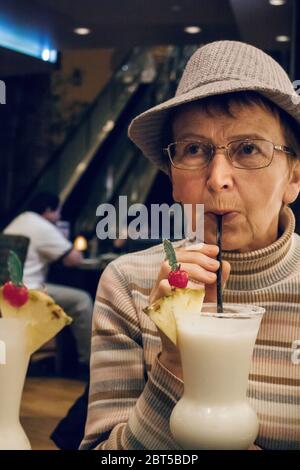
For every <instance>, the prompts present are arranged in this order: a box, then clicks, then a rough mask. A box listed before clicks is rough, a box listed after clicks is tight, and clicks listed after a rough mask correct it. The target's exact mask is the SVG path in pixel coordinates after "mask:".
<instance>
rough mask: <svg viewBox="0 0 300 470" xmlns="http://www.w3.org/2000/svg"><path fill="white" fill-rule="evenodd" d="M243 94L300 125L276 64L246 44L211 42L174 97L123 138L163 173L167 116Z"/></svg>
mask: <svg viewBox="0 0 300 470" xmlns="http://www.w3.org/2000/svg"><path fill="white" fill-rule="evenodd" d="M243 90H253V91H257V92H258V93H260V94H261V95H263V96H265V97H266V98H268V99H269V100H271V101H272V102H273V103H275V104H276V105H277V106H279V107H280V108H282V109H283V110H284V111H286V112H287V113H288V114H289V115H291V116H292V117H293V118H294V119H295V120H296V121H297V122H298V123H300V96H298V94H297V93H296V91H295V90H294V87H293V84H292V83H291V81H290V79H289V77H288V75H287V74H286V72H285V71H284V69H283V68H282V67H281V66H280V65H279V64H278V62H276V61H275V60H274V59H272V57H270V56H269V55H268V54H266V53H265V52H263V51H262V50H260V49H257V48H256V47H254V46H251V45H250V44H246V43H242V42H238V41H215V42H212V43H209V44H206V45H205V46H202V47H200V48H199V49H198V50H197V51H196V52H195V53H194V54H193V55H192V57H191V58H190V59H189V61H188V63H187V65H186V67H185V69H184V71H183V75H182V78H181V80H180V82H179V85H178V88H177V91H176V94H175V97H174V98H171V99H169V100H167V101H165V102H164V103H161V104H159V105H157V106H155V107H153V108H151V109H149V110H147V111H145V112H144V113H142V114H140V115H139V116H137V117H136V118H135V119H133V121H132V122H131V124H130V126H129V131H128V135H129V137H130V138H131V140H132V141H133V142H134V143H135V144H136V145H137V146H138V147H139V148H140V149H141V151H142V152H143V154H144V155H145V156H146V157H147V158H149V159H150V160H151V161H152V162H153V163H155V164H156V165H158V166H160V167H162V168H164V165H163V163H162V159H163V158H164V156H163V153H162V129H163V126H164V122H165V119H166V117H167V116H168V114H169V113H170V110H172V109H174V108H175V107H176V106H179V105H181V104H184V103H189V102H191V101H195V100H199V99H202V98H205V97H207V96H211V95H218V94H222V93H230V92H231V93H232V92H235V91H243Z"/></svg>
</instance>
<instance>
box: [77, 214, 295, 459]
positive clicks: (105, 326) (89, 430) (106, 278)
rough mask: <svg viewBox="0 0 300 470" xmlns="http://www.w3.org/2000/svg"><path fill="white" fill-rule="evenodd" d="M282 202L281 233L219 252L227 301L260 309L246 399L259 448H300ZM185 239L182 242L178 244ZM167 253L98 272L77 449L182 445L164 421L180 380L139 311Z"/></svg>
mask: <svg viewBox="0 0 300 470" xmlns="http://www.w3.org/2000/svg"><path fill="white" fill-rule="evenodd" d="M294 228H295V219H294V216H293V213H292V211H291V210H290V209H289V208H286V209H285V210H284V211H283V212H282V214H281V217H280V233H281V235H280V237H279V238H278V239H277V240H276V241H275V242H274V243H273V244H271V245H270V246H268V247H266V248H263V249H260V250H257V251H252V252H248V253H233V252H224V253H223V259H226V260H228V261H229V262H230V264H231V274H230V277H229V280H228V282H227V285H226V288H225V290H224V301H225V302H234V303H247V304H254V305H259V306H262V307H264V308H265V309H266V313H265V315H264V317H263V320H262V324H261V327H260V330H259V334H258V337H257V341H256V344H255V349H254V354H253V358H252V364H251V370H250V375H249V382H248V398H249V400H250V402H251V404H252V406H253V407H254V409H255V410H256V412H257V415H258V419H259V434H258V437H257V440H256V444H257V445H259V446H260V447H262V448H263V449H300V406H299V405H300V237H299V236H298V235H297V234H295V233H294ZM182 243H185V244H187V243H189V242H187V241H184V242H179V243H178V245H177V246H180V244H182ZM163 259H164V252H163V247H162V245H158V246H156V247H153V248H150V249H148V250H145V251H141V252H137V253H133V254H128V255H125V256H122V257H120V258H118V259H117V260H115V261H114V262H112V263H111V264H110V265H108V267H107V268H106V270H105V271H104V273H103V274H102V276H101V279H100V283H99V288H98V292H97V297H96V301H95V309H94V319H93V333H92V356H91V384H90V397H89V408H88V418H87V423H86V430H85V437H84V440H83V442H82V444H81V449H105V450H113V449H120V450H121V449H134V450H135V449H136V450H138V449H160V450H162V449H179V447H178V445H177V444H176V442H175V441H174V439H173V437H172V435H171V433H170V430H169V418H170V414H171V412H172V409H173V407H174V406H175V404H176V402H177V401H178V400H179V398H180V397H181V395H182V393H183V386H184V385H183V382H182V381H181V380H180V379H178V378H177V377H175V376H174V375H173V374H171V373H170V372H169V371H168V370H167V369H165V368H164V367H163V365H162V364H161V363H160V362H159V359H158V355H159V353H160V351H161V340H160V337H159V335H158V332H157V329H156V326H155V324H154V323H153V322H152V321H151V320H150V318H149V317H148V316H147V315H146V314H145V313H143V308H144V307H146V306H147V305H148V302H149V294H150V291H151V289H152V287H153V285H154V282H155V280H156V278H157V275H158V272H159V269H160V265H161V262H162V261H163Z"/></svg>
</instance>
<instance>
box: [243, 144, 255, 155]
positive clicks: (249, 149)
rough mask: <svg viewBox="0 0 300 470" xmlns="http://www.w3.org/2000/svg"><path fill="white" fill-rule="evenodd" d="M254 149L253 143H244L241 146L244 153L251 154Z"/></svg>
mask: <svg viewBox="0 0 300 470" xmlns="http://www.w3.org/2000/svg"><path fill="white" fill-rule="evenodd" d="M255 150H257V149H256V148H255V145H253V144H244V145H243V146H242V148H241V151H242V153H243V154H244V155H252V154H253V153H255Z"/></svg>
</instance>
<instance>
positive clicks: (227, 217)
mask: <svg viewBox="0 0 300 470" xmlns="http://www.w3.org/2000/svg"><path fill="white" fill-rule="evenodd" d="M206 215H207V216H209V217H210V218H212V219H214V220H216V216H217V215H222V216H223V221H224V222H229V221H231V220H232V219H234V217H236V216H237V215H239V212H237V211H228V212H224V213H221V212H218V213H216V212H206Z"/></svg>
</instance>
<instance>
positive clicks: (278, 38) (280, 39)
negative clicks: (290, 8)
mask: <svg viewBox="0 0 300 470" xmlns="http://www.w3.org/2000/svg"><path fill="white" fill-rule="evenodd" d="M290 40H291V39H290V37H289V36H285V35H284V34H280V35H279V36H276V41H277V42H288V41H290Z"/></svg>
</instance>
